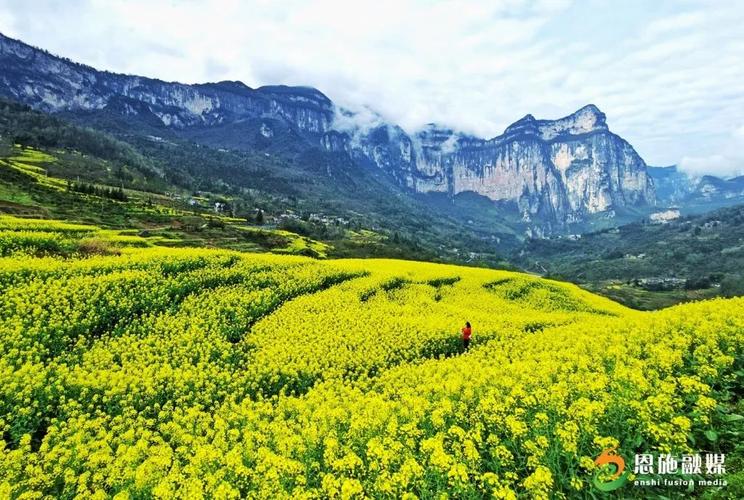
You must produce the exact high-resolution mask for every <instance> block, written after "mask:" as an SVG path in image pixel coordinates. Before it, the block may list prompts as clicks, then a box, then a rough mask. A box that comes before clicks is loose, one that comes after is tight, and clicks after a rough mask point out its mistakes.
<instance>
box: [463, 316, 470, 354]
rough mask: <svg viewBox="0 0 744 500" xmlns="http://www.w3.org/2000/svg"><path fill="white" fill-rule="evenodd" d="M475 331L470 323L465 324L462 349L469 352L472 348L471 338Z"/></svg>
mask: <svg viewBox="0 0 744 500" xmlns="http://www.w3.org/2000/svg"><path fill="white" fill-rule="evenodd" d="M472 334H473V329H472V328H471V327H470V321H466V322H465V328H463V329H462V347H463V348H464V349H465V350H466V351H467V350H468V347H469V346H470V336H471V335H472Z"/></svg>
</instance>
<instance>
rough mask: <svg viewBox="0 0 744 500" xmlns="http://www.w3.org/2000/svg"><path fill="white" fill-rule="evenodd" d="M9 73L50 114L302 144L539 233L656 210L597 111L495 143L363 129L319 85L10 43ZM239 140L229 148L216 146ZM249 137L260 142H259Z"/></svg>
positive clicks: (527, 125) (444, 133) (3, 55)
mask: <svg viewBox="0 0 744 500" xmlns="http://www.w3.org/2000/svg"><path fill="white" fill-rule="evenodd" d="M0 67H2V72H0V95H4V96H6V97H10V98H13V99H16V100H18V101H21V102H24V103H27V104H30V105H32V106H34V107H36V108H38V109H42V110H45V111H48V112H59V111H65V112H89V111H94V112H95V111H106V112H109V113H110V114H112V115H114V116H120V117H122V118H126V117H136V118H138V119H140V120H145V121H147V122H148V123H155V124H157V125H158V126H160V127H165V128H168V129H169V130H171V131H175V132H176V133H182V134H183V135H184V137H188V138H191V139H193V140H197V141H199V140H204V141H206V139H205V138H206V137H207V136H208V137H209V141H210V143H217V144H219V143H220V142H222V144H228V143H229V146H230V147H235V146H242V147H245V148H246V149H249V148H254V147H256V144H257V143H261V144H265V143H270V142H271V141H274V142H276V143H277V144H278V145H279V146H278V147H286V145H287V144H288V142H287V141H290V140H291V141H294V143H293V144H295V145H296V143H297V142H298V141H301V142H302V147H306V148H320V149H322V150H326V151H335V152H344V153H346V154H348V155H349V157H351V158H352V159H353V160H355V162H356V163H357V164H359V165H366V166H369V167H373V168H379V169H382V170H383V171H385V172H386V173H387V174H389V176H390V177H392V178H393V179H395V181H396V182H398V183H399V184H400V185H402V186H405V187H407V188H409V189H410V190H412V191H415V192H417V193H431V192H438V193H446V194H448V195H450V196H455V195H457V194H459V193H463V192H468V191H470V192H474V193H478V194H480V195H482V196H485V197H487V198H489V199H491V200H493V201H494V202H499V203H502V202H503V203H504V204H506V205H508V206H514V207H516V208H517V210H518V211H519V215H520V216H521V217H522V219H523V220H524V221H526V222H529V223H531V224H534V226H535V227H536V228H538V230H539V231H556V230H561V228H565V227H566V225H567V224H570V223H572V222H580V221H582V220H584V219H585V218H586V217H587V216H589V215H591V214H598V213H603V214H606V215H608V216H612V215H613V214H614V212H615V211H616V210H618V209H624V208H630V207H638V206H643V205H651V204H653V203H654V187H653V182H652V180H651V179H650V177H649V176H648V175H647V173H646V165H645V163H644V162H643V160H642V159H641V158H640V157H639V156H638V154H637V153H636V152H635V151H634V150H633V148H632V147H631V146H630V144H628V143H627V142H626V141H624V140H623V139H622V138H620V137H618V136H617V135H615V134H613V133H611V132H610V131H609V129H608V127H607V123H606V121H605V115H604V114H603V113H602V112H601V111H599V109H597V108H596V107H595V106H593V105H589V106H586V107H584V108H582V109H580V110H579V111H577V112H576V113H573V114H572V115H569V116H567V117H565V118H561V119H559V120H537V119H535V118H534V117H533V116H532V115H527V116H525V117H524V118H522V119H521V120H519V121H517V122H515V123H514V124H512V125H511V126H509V127H507V129H506V130H505V132H504V134H503V135H501V136H499V137H494V138H492V139H481V138H477V137H473V136H470V135H466V134H462V133H459V132H457V131H454V130H451V129H448V128H445V127H438V126H436V125H430V126H428V127H426V128H425V129H424V130H421V131H420V132H418V133H416V134H413V135H409V134H407V133H406V132H405V131H404V130H403V129H401V128H400V127H398V126H396V125H394V124H389V123H386V122H385V121H384V120H382V119H381V118H380V117H377V119H375V120H373V122H372V123H373V125H369V124H368V125H364V126H362V125H354V123H355V119H354V118H355V116H354V114H353V113H350V112H348V111H344V110H341V109H338V108H337V107H335V106H334V104H333V103H332V102H331V101H330V100H329V99H328V98H327V97H326V96H325V95H323V94H322V93H321V92H319V91H318V90H316V89H313V88H308V87H285V86H267V87H261V88H258V89H252V88H250V87H248V86H246V85H244V84H242V83H240V82H229V81H225V82H219V83H208V84H201V85H185V84H181V83H169V82H163V81H160V80H154V79H150V78H144V77H138V76H129V75H120V74H113V73H108V72H100V71H97V70H95V69H94V68H91V67H89V66H84V65H81V64H76V63H73V62H71V61H69V60H67V59H63V58H59V57H56V56H53V55H51V54H49V53H47V52H45V51H42V50H39V49H36V48H34V47H30V46H28V45H26V44H24V43H22V42H19V41H16V40H13V39H10V38H7V37H4V36H2V35H0ZM195 131H196V132H195ZM204 131H208V132H206V133H205V132H204ZM287 131H289V132H287ZM228 132H229V134H230V138H229V140H228V139H227V138H226V137H225V138H224V141H220V138H219V137H215V135H217V136H219V135H220V134H223V135H225V136H226V135H227V134H228ZM249 133H250V134H253V135H254V136H255V137H258V136H259V135H260V137H259V139H260V140H259V141H257V140H255V139H252V140H249V138H248V134H249ZM241 134H242V135H244V136H245V139H242V138H241V137H242V136H241Z"/></svg>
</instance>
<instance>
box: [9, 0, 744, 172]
mask: <svg viewBox="0 0 744 500" xmlns="http://www.w3.org/2000/svg"><path fill="white" fill-rule="evenodd" d="M743 24H744V9H742V8H741V6H740V4H739V3H738V2H737V1H735V0H728V1H724V0H721V1H717V2H714V3H710V2H705V1H704V0H688V1H686V2H684V3H680V2H676V1H673V0H659V1H656V2H647V1H645V0H628V1H626V2H622V3H617V4H615V6H614V7H613V8H612V9H608V8H607V6H606V4H604V3H603V2H597V1H594V0H582V1H575V2H572V1H568V0H559V1H549V0H548V1H542V2H531V1H528V0H503V1H499V2H493V1H482V2H467V3H462V2H456V1H451V0H443V1H428V0H411V1H402V0H401V1H393V0H379V1H366V2H363V1H360V2H342V1H332V0H321V1H316V2H303V1H300V0H290V1H285V2H273V1H270V0H254V1H250V2H249V1H238V0H232V1H211V2H207V1H200V0H192V1H185V2H172V1H156V0H70V1H61V0H56V1H55V0H48V1H43V0H38V1H35V2H28V1H27V0H0V31H2V32H4V33H6V34H10V35H13V36H16V37H19V38H21V39H23V40H24V41H27V42H29V43H32V44H34V45H37V46H41V47H44V48H46V49H49V50H50V51H52V52H55V53H59V54H62V55H65V56H67V57H70V58H72V59H75V60H80V61H81V62H84V63H87V64H91V65H93V66H96V67H99V68H101V69H108V70H112V71H119V72H127V73H135V74H141V75H147V76H153V77H158V78H162V79H165V80H179V81H185V82H202V81H214V80H221V79H231V80H242V81H244V82H245V83H246V84H248V85H250V86H254V87H255V86H260V85H265V84H289V85H312V86H314V87H317V88H318V89H320V90H321V91H323V92H324V93H325V94H327V95H328V96H329V97H330V98H332V99H333V100H334V101H335V102H337V103H338V104H339V105H341V106H344V107H347V108H351V109H355V110H362V111H363V113H362V114H361V115H360V116H357V118H358V119H367V118H369V116H366V115H365V113H367V112H366V111H364V110H365V109H373V110H375V111H376V112H378V113H379V114H380V115H382V116H384V117H385V118H386V119H388V120H391V121H393V122H395V123H398V124H400V125H401V126H403V127H404V128H405V129H407V130H409V131H412V130H415V129H418V128H420V127H421V126H423V125H424V124H426V123H429V122H438V123H442V124H445V125H447V126H451V127H454V128H457V129H460V130H462V131H464V132H468V133H475V134H478V135H481V136H487V137H490V136H494V135H497V134H500V133H501V132H503V130H504V128H505V127H506V126H507V125H509V124H510V123H511V122H513V121H515V120H516V119H518V118H520V117H521V116H524V115H525V114H527V113H531V114H533V115H535V116H537V117H538V118H543V117H544V118H557V117H560V116H564V115H566V114H568V113H570V112H572V111H574V110H576V109H578V108H580V107H581V106H583V105H585V104H587V103H594V104H596V105H597V106H599V107H600V109H602V110H603V111H604V112H605V113H606V114H607V118H608V123H609V125H610V128H611V129H612V130H613V131H615V132H617V133H618V134H620V135H621V136H623V137H625V138H626V139H627V140H628V141H629V142H630V143H631V144H633V145H634V146H635V147H636V149H637V150H638V151H639V153H640V154H641V155H642V156H643V157H644V158H645V159H646V160H647V162H648V163H650V164H669V163H675V162H678V161H680V160H681V159H682V158H687V159H688V160H687V162H686V164H688V165H689V164H690V163H689V159H690V158H706V157H713V156H715V155H722V156H725V157H728V156H730V154H728V156H727V153H724V152H723V151H722V149H721V148H724V147H725V145H726V143H727V142H726V141H728V140H729V139H730V131H731V130H732V129H734V128H735V127H736V126H737V125H738V124H739V121H740V120H741V116H742V115H744V63H743V62H742V57H741V54H742V53H744V35H742V33H741V29H740V27H741V25H743ZM711 164H712V163H711ZM711 168H719V167H711Z"/></svg>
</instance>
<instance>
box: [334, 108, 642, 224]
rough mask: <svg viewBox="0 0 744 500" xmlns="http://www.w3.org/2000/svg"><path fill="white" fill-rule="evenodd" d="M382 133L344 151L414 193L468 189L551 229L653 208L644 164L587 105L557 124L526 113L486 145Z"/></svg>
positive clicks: (448, 133)
mask: <svg viewBox="0 0 744 500" xmlns="http://www.w3.org/2000/svg"><path fill="white" fill-rule="evenodd" d="M384 128H385V127H377V128H375V129H374V130H372V131H370V132H369V134H367V136H366V140H362V141H360V140H356V141H352V140H348V141H347V142H346V143H344V145H345V147H346V149H347V150H348V151H350V152H352V153H353V152H354V151H358V150H360V149H361V151H362V152H363V153H364V155H365V156H366V157H367V158H369V159H371V161H372V162H373V163H375V164H376V165H378V166H379V167H380V168H384V169H385V170H389V171H392V172H394V173H395V175H396V176H397V178H399V179H400V181H401V182H402V183H403V184H404V185H406V186H408V187H409V188H411V189H413V190H415V191H416V192H421V193H427V192H443V193H448V194H450V195H456V194H459V193H462V192H466V191H471V192H475V193H478V194H480V195H483V196H485V197H488V198H490V199H491V200H493V201H496V202H512V203H514V204H516V206H517V207H518V209H519V211H520V214H521V216H522V218H523V219H524V220H525V221H528V222H531V221H537V220H541V221H545V222H548V223H549V224H548V227H549V228H550V227H560V226H562V225H565V224H567V223H572V222H579V221H581V220H583V219H584V218H585V217H586V216H587V215H590V214H597V213H604V214H606V215H608V216H613V214H614V211H616V210H618V209H625V208H631V207H642V206H646V205H653V204H654V202H655V195H654V186H653V181H652V180H651V178H650V177H649V176H648V174H647V172H646V164H645V163H644V162H643V160H642V159H641V157H640V156H639V155H638V154H637V153H636V152H635V150H634V149H633V147H632V146H631V145H630V144H628V143H627V142H626V141H625V140H623V139H622V138H620V137H619V136H617V135H615V134H613V133H611V132H610V131H609V129H608V127H607V123H606V119H605V115H604V113H602V112H601V111H600V110H599V109H597V107H596V106H593V105H589V106H585V107H584V108H582V109H580V110H578V111H577V112H575V113H573V114H571V115H569V116H567V117H565V118H561V119H559V120H536V119H535V118H534V117H533V116H532V115H527V116H525V117H524V118H522V119H521V120H518V121H517V122H515V123H514V124H512V125H510V126H509V127H507V129H506V130H505V132H504V134H503V135H501V136H499V137H494V138H492V139H479V138H477V137H473V136H469V135H465V134H461V133H458V132H456V131H454V130H451V129H447V128H443V127H437V126H436V125H433V124H432V125H429V126H428V127H426V128H425V129H424V130H422V131H421V132H419V133H417V134H415V135H414V136H412V137H409V136H408V135H405V134H403V133H402V132H401V131H399V130H396V131H394V132H392V129H391V128H390V127H388V128H387V132H385V130H381V129H384ZM341 142H343V141H341ZM337 143H338V141H337ZM335 147H336V148H338V147H339V146H338V144H336V145H335Z"/></svg>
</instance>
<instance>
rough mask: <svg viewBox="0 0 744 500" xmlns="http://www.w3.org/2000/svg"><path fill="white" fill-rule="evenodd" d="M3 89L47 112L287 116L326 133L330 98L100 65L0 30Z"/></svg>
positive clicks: (176, 122) (183, 119)
mask: <svg viewBox="0 0 744 500" xmlns="http://www.w3.org/2000/svg"><path fill="white" fill-rule="evenodd" d="M0 66H1V67H2V72H1V73H0V95H4V96H6V97H10V98H13V99H16V100H18V101H21V102H24V103H27V104H30V105H32V106H34V107H35V108H37V109H41V110H44V111H48V112H57V111H90V110H102V109H109V110H112V111H114V112H116V113H119V114H122V115H143V114H147V115H153V116H155V117H156V118H157V119H158V120H159V121H160V122H162V123H163V124H164V125H165V126H169V127H174V128H177V129H183V128H187V127H194V126H214V125H220V124H224V123H229V122H232V121H236V120H241V119H246V118H256V117H264V116H265V117H272V118H276V117H279V118H282V119H284V120H286V121H288V122H291V123H292V124H293V125H294V126H295V127H296V128H297V129H299V130H300V131H302V132H305V133H308V134H322V133H324V132H326V131H327V130H328V129H329V126H330V123H331V121H332V120H333V105H332V103H331V101H330V100H329V99H328V98H327V97H326V96H325V95H323V94H322V93H321V92H319V91H317V90H315V89H313V88H309V87H291V88H290V87H285V86H267V87H261V88H258V89H252V88H250V87H248V86H246V85H244V84H242V83H240V82H229V81H226V82H219V83H208V84H203V85H185V84H181V83H171V82H163V81H160V80H155V79H151V78H144V77H139V76H130V75H120V74H115V73H109V72H103V71H97V70H95V69H94V68H91V67H90V66H85V65H82V64H76V63H73V62H71V61H69V60H67V59H62V58H59V57H56V56H53V55H51V54H49V53H47V52H45V51H42V50H39V49H37V48H34V47H31V46H29V45H26V44H24V43H22V42H19V41H17V40H13V39H11V38H8V37H5V36H3V35H2V34H0Z"/></svg>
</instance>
